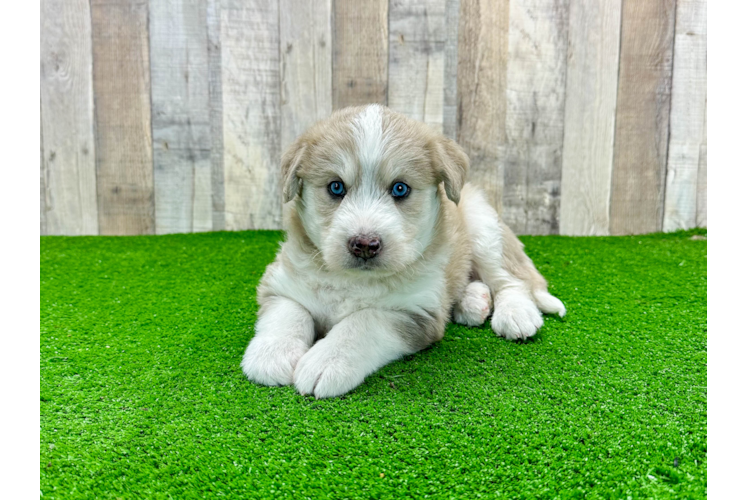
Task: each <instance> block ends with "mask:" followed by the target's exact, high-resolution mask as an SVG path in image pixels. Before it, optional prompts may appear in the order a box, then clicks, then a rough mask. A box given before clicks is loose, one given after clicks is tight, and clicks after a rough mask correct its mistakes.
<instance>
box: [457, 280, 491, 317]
mask: <svg viewBox="0 0 748 500" xmlns="http://www.w3.org/2000/svg"><path fill="white" fill-rule="evenodd" d="M490 313H491V290H490V289H489V288H488V287H487V286H486V284H485V283H483V282H481V281H473V282H472V283H470V284H469V285H468V286H467V288H465V293H464V294H463V296H462V298H461V299H460V301H459V302H458V303H457V304H455V308H454V320H455V323H459V324H461V325H467V326H479V325H482V324H483V323H484V322H485V321H486V318H487V317H488V315H489V314H490Z"/></svg>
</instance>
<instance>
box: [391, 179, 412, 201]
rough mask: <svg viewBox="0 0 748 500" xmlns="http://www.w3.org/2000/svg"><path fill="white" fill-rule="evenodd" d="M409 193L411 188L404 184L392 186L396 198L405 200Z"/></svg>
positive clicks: (397, 183)
mask: <svg viewBox="0 0 748 500" xmlns="http://www.w3.org/2000/svg"><path fill="white" fill-rule="evenodd" d="M409 193H410V186H408V185H407V184H405V183H404V182H396V183H395V185H394V186H392V196H394V197H395V198H405V197H406V196H408V194H409Z"/></svg>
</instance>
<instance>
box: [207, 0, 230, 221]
mask: <svg viewBox="0 0 748 500" xmlns="http://www.w3.org/2000/svg"><path fill="white" fill-rule="evenodd" d="M207 2H208V5H207V18H206V22H207V26H208V96H209V101H210V168H211V175H210V184H211V201H212V204H213V230H214V231H222V230H224V229H226V214H225V207H224V199H225V196H224V186H223V181H224V176H223V92H222V90H221V88H222V86H221V85H222V84H221V78H222V72H221V0H207Z"/></svg>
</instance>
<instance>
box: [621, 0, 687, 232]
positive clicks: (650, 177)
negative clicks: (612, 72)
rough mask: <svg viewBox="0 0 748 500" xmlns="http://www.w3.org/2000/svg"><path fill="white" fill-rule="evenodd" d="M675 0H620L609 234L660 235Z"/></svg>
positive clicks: (663, 201) (663, 203)
mask: <svg viewBox="0 0 748 500" xmlns="http://www.w3.org/2000/svg"><path fill="white" fill-rule="evenodd" d="M674 26H675V0H626V1H625V2H623V10H622V19H621V65H620V68H619V76H618V104H617V107H616V135H615V151H614V156H613V178H612V182H611V193H610V233H611V234H639V233H649V232H653V231H661V230H662V219H663V211H664V205H665V171H666V167H667V143H668V140H667V138H668V122H669V117H670V91H671V85H672V69H673V32H674Z"/></svg>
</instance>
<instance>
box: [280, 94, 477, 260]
mask: <svg viewBox="0 0 748 500" xmlns="http://www.w3.org/2000/svg"><path fill="white" fill-rule="evenodd" d="M467 168H468V158H467V156H466V155H465V153H464V152H463V151H462V150H461V149H460V148H459V146H457V144H455V143H454V142H453V141H451V140H449V139H447V138H445V137H443V136H441V135H439V134H437V133H435V132H433V131H432V130H431V129H430V128H428V127H427V126H426V125H424V124H423V123H420V122H417V121H414V120H411V119H409V118H406V117H405V116H402V115H400V114H397V113H395V112H393V111H391V110H389V109H387V108H384V107H382V106H379V105H370V106H365V107H357V108H346V109H343V110H340V111H338V112H336V113H335V114H333V115H332V116H331V117H330V118H329V119H327V120H324V121H322V122H319V123H317V124H316V125H314V126H313V127H312V128H311V129H309V130H308V131H307V132H306V133H305V134H304V135H302V136H301V137H300V138H299V139H298V140H297V141H296V143H294V144H293V145H292V146H291V148H289V150H288V151H287V152H286V154H285V155H284V156H283V160H282V176H283V198H284V202H289V201H292V200H294V201H295V205H296V210H297V212H298V214H299V219H300V221H301V224H302V225H303V227H304V230H305V232H306V234H307V236H308V238H309V239H310V240H311V241H312V243H314V245H315V246H316V247H317V249H318V250H319V252H320V253H321V255H322V258H323V260H324V262H325V265H326V266H327V267H328V268H329V269H330V270H353V271H359V272H367V273H377V274H379V273H381V274H391V273H394V272H398V271H401V270H403V269H405V268H406V267H407V266H408V265H410V264H412V263H413V262H414V261H416V260H417V259H418V258H419V257H420V256H421V255H422V254H423V252H424V251H425V250H426V248H428V247H429V245H431V243H432V242H433V241H434V237H435V234H436V232H437V223H438V221H439V213H440V208H441V203H442V199H443V195H440V194H439V190H440V185H441V184H443V190H444V193H446V197H447V198H448V199H449V200H451V201H452V202H454V203H457V202H458V201H459V196H460V191H461V190H462V185H463V182H464V179H465V175H466V173H467ZM445 201H446V200H445ZM446 202H447V203H449V201H446Z"/></svg>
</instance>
